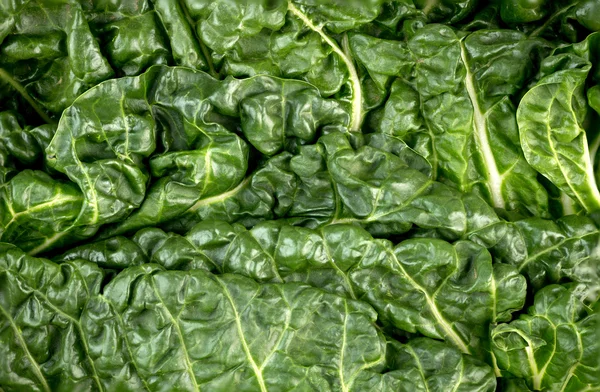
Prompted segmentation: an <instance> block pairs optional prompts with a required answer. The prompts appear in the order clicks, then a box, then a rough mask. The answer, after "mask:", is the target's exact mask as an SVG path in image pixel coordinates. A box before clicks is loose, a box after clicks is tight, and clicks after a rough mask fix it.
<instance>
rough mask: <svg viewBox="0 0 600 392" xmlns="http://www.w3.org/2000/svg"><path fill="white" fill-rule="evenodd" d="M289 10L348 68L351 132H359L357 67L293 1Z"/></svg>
mask: <svg viewBox="0 0 600 392" xmlns="http://www.w3.org/2000/svg"><path fill="white" fill-rule="evenodd" d="M288 10H289V11H290V12H291V13H292V14H294V15H295V16H296V17H297V18H298V19H300V20H301V21H302V22H303V23H304V24H305V25H306V26H307V27H308V28H309V29H311V30H312V31H314V32H316V33H317V34H319V35H320V36H321V38H322V39H323V41H325V42H326V43H327V45H329V46H330V47H331V49H332V50H333V52H334V53H335V54H337V55H338V56H340V58H341V59H342V61H343V62H344V64H345V65H346V68H348V74H349V75H350V83H351V84H352V116H351V119H350V130H351V131H353V132H359V131H360V126H361V123H362V118H363V114H362V87H361V84H360V77H359V76H358V72H357V71H356V67H355V66H354V63H353V62H352V59H350V58H349V57H348V56H347V55H346V53H344V51H343V50H342V49H340V47H339V46H338V44H337V43H336V42H335V41H334V40H333V39H332V38H331V37H329V36H328V35H327V34H325V33H324V32H323V27H322V26H317V25H315V24H314V23H313V22H312V20H310V19H309V18H308V17H307V16H306V15H305V14H304V13H303V12H302V11H300V10H299V9H298V8H296V6H295V5H294V4H292V2H291V1H289V2H288Z"/></svg>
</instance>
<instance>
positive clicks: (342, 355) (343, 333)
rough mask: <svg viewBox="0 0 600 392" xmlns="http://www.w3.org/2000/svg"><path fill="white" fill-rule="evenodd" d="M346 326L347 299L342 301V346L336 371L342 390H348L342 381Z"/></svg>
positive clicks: (346, 391) (345, 391) (344, 391)
mask: <svg viewBox="0 0 600 392" xmlns="http://www.w3.org/2000/svg"><path fill="white" fill-rule="evenodd" d="M347 328H348V301H344V330H343V332H342V348H341V350H340V363H339V365H338V372H339V377H340V386H341V387H342V392H348V386H347V385H346V382H345V381H344V351H345V350H346V330H347Z"/></svg>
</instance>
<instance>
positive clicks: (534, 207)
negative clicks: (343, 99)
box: [351, 25, 549, 217]
mask: <svg viewBox="0 0 600 392" xmlns="http://www.w3.org/2000/svg"><path fill="white" fill-rule="evenodd" d="M432 43H435V44H432ZM542 45H543V42H541V41H539V40H533V39H527V38H526V37H525V36H524V35H523V34H520V33H518V32H515V31H508V30H489V31H486V30H483V31H477V32H474V33H472V34H469V35H466V36H464V37H463V36H461V34H457V33H455V32H454V31H453V30H452V29H451V28H450V27H448V26H443V25H428V26H425V27H423V28H421V29H419V30H417V31H416V32H415V33H414V35H413V36H412V37H410V39H409V40H408V41H407V42H406V43H405V42H402V41H395V40H394V41H392V40H382V39H379V38H374V37H368V36H363V35H353V36H352V37H351V47H352V49H353V51H354V53H355V55H356V56H357V57H358V58H359V59H360V61H361V63H362V64H363V65H364V66H365V67H366V68H367V70H368V72H369V73H370V74H371V75H372V76H373V75H388V76H390V77H395V76H397V77H398V79H396V80H395V81H394V82H393V85H392V88H391V94H390V96H389V98H388V100H387V102H386V104H385V106H384V107H383V108H381V109H380V110H378V111H377V112H376V113H374V114H373V116H372V117H371V119H370V124H369V125H370V127H371V128H373V130H374V131H375V132H383V133H388V134H392V135H396V136H399V137H401V138H403V139H404V140H405V141H406V142H407V143H409V145H411V146H412V147H413V148H415V149H416V150H417V151H418V152H419V153H420V154H421V155H423V156H424V157H425V158H427V159H428V160H429V162H430V163H431V164H432V166H433V168H434V172H433V173H434V176H435V178H436V179H439V180H440V181H443V182H446V183H449V184H451V185H453V186H455V187H456V188H458V189H459V190H461V191H462V192H475V193H476V194H479V195H481V196H482V197H483V198H484V199H485V200H486V201H487V202H488V203H489V204H491V205H492V206H493V207H495V208H499V209H505V210H509V211H518V212H520V213H523V214H530V215H534V216H543V217H549V212H548V206H547V204H548V200H547V199H548V196H547V192H546V191H545V189H544V188H543V186H542V185H540V184H539V182H538V181H537V178H536V172H535V171H534V170H533V169H532V168H531V167H530V166H529V165H528V163H527V162H526V160H525V158H524V157H523V155H522V152H521V150H520V145H519V137H518V128H517V122H516V120H515V108H514V106H513V104H512V101H511V98H512V97H513V96H514V95H516V94H517V93H518V92H519V91H520V89H521V88H522V87H523V85H524V84H525V82H526V80H527V78H528V76H529V75H530V74H531V73H532V68H533V62H532V60H531V57H532V54H533V53H535V51H536V50H537V48H538V47H540V46H542Z"/></svg>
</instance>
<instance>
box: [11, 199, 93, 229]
mask: <svg viewBox="0 0 600 392" xmlns="http://www.w3.org/2000/svg"><path fill="white" fill-rule="evenodd" d="M77 201H81V199H79V198H76V197H59V198H56V199H54V200H51V201H47V202H45V203H40V204H38V205H36V206H34V207H31V208H28V209H26V210H25V211H20V212H17V213H15V214H14V215H13V216H12V218H11V219H10V221H8V223H7V224H6V226H5V227H8V226H10V225H11V224H12V223H14V222H15V221H16V220H17V219H18V218H19V217H20V216H23V215H25V214H30V213H32V212H36V211H39V210H43V209H45V208H52V207H55V206H58V205H61V204H68V203H70V202H77Z"/></svg>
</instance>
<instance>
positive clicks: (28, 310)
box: [0, 244, 495, 391]
mask: <svg viewBox="0 0 600 392" xmlns="http://www.w3.org/2000/svg"><path fill="white" fill-rule="evenodd" d="M1 252H2V256H1V257H0V263H1V264H0V265H1V269H0V279H1V280H2V282H4V284H3V285H2V286H1V288H0V291H1V292H2V296H1V297H0V298H2V299H1V301H0V336H1V339H0V352H2V354H3V357H4V358H10V360H8V361H2V364H1V365H0V383H1V384H2V386H3V388H6V390H10V391H12V390H24V389H27V390H33V391H51V390H57V389H85V390H100V391H104V390H106V391H108V390H124V391H134V390H163V389H165V388H167V389H177V390H183V391H200V390H210V391H228V390H231V388H236V389H241V390H248V391H251V390H252V391H256V390H258V391H269V390H272V391H278V390H284V389H289V388H290V387H291V388H295V389H298V390H344V391H352V390H356V391H362V390H365V388H366V387H367V386H382V388H381V390H390V391H392V390H396V389H394V386H397V385H398V384H399V383H401V384H404V385H407V382H409V383H412V384H413V385H414V388H420V389H421V388H423V387H424V386H426V385H435V383H436V382H439V381H441V380H439V379H438V380H439V381H436V379H437V378H436V377H435V376H434V375H433V374H432V373H431V370H430V369H429V367H430V366H433V367H435V368H441V369H444V374H446V377H447V379H446V382H449V383H453V384H454V385H456V386H457V387H458V386H461V385H462V386H468V385H470V383H472V384H474V385H478V388H479V389H476V390H481V391H492V390H493V389H494V387H495V379H494V378H493V376H492V373H491V369H490V368H489V367H487V366H486V365H484V364H483V363H480V362H478V361H477V360H474V359H471V358H469V357H466V356H461V354H460V353H459V352H457V351H456V350H455V349H452V348H450V347H447V346H445V345H443V344H442V343H439V342H435V341H430V340H428V339H423V338H422V339H418V340H416V341H414V342H411V343H408V344H405V345H403V344H399V343H394V342H391V343H389V344H388V345H387V346H388V347H387V350H386V341H385V339H384V338H383V336H382V335H381V333H380V332H379V331H378V330H377V328H375V325H374V324H373V322H374V320H375V313H374V311H373V310H372V309H371V308H370V307H369V306H368V305H366V304H364V303H361V302H359V301H354V300H349V299H345V298H342V297H339V296H335V295H332V294H327V293H325V292H323V291H321V290H317V289H314V288H311V287H308V286H306V285H301V284H296V283H288V284H258V283H256V282H255V281H253V280H250V279H248V278H245V277H242V276H239V275H230V274H228V275H222V276H216V275H212V274H210V273H208V272H205V271H201V270H194V271H187V272H185V271H165V270H164V269H163V268H162V267H160V266H158V265H152V264H148V265H144V266H138V267H131V268H128V269H125V270H123V271H122V272H120V273H119V274H118V275H116V276H115V277H113V278H112V279H111V280H110V281H109V282H108V283H107V284H106V279H107V276H106V275H105V272H104V271H102V270H101V269H99V268H98V267H97V266H96V265H95V264H91V263H89V262H84V261H81V260H79V261H78V260H74V261H70V262H67V263H64V264H61V265H57V264H54V263H52V262H50V261H47V260H44V259H36V258H32V257H29V256H26V255H24V254H23V252H22V251H20V250H19V249H18V248H16V247H14V246H11V245H8V244H3V245H2V246H1ZM57 345H58V346H57ZM55 347H58V349H55ZM426 349H428V350H427V351H424V350H426ZM386 351H387V354H386ZM434 353H437V354H436V355H433V356H432V354H434ZM438 355H439V356H438ZM388 357H389V359H388ZM405 358H407V359H408V358H409V359H410V361H408V360H406V359H405ZM386 369H387V370H386ZM389 370H391V371H389ZM384 371H385V373H382V372H384ZM406 372H410V373H411V374H416V373H422V374H423V376H424V378H423V379H422V381H421V380H419V379H415V380H405V379H404V376H405V374H406ZM412 390H415V389H412Z"/></svg>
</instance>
